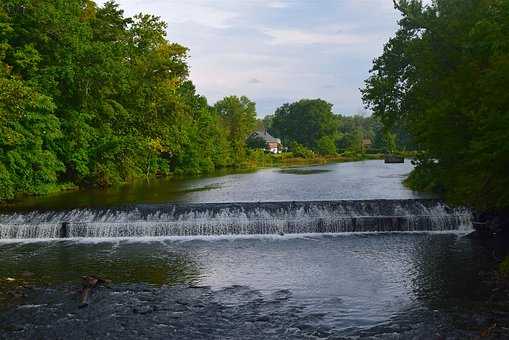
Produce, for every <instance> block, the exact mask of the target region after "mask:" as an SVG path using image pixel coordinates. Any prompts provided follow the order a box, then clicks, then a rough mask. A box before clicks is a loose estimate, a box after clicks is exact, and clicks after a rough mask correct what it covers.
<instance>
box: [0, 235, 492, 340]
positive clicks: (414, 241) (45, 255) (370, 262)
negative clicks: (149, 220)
mask: <svg viewBox="0 0 509 340" xmlns="http://www.w3.org/2000/svg"><path fill="white" fill-rule="evenodd" d="M483 249H484V248H483V247H482V246H481V245H479V244H477V243H476V242H474V241H471V240H470V239H468V238H464V237H461V235H460V234H441V233H438V234H437V233H434V234H433V233H432V234H426V233H418V234H415V233H414V234H412V233H409V234H391V233H389V234H350V235H340V236H338V235H336V236H332V235H300V236H293V237H289V236H284V237H278V236H272V237H247V238H218V239H210V238H204V239H188V240H183V239H180V240H171V239H169V240H152V241H149V240H147V241H144V242H139V241H137V242H134V241H115V242H111V241H104V242H97V241H96V242H95V243H86V242H81V243H76V242H73V241H64V242H50V243H46V242H42V243H27V244H24V243H15V244H5V245H2V246H1V247H0V258H1V259H2V260H1V261H0V272H1V273H2V274H3V275H5V276H8V277H11V278H13V279H15V280H16V282H18V283H19V282H23V283H24V284H25V285H29V286H30V285H32V286H35V287H41V286H43V287H44V286H49V287H53V288H52V289H47V290H42V291H37V294H35V295H33V297H32V295H31V294H34V292H33V291H32V290H31V289H29V290H27V292H26V294H28V295H27V296H28V297H29V298H28V301H24V302H23V303H24V305H29V306H31V307H30V308H32V310H30V313H28V312H24V311H23V309H19V308H20V307H18V310H17V311H15V312H13V311H12V310H11V311H10V312H9V313H6V314H4V316H3V317H2V316H0V324H1V323H2V322H4V323H6V324H9V323H12V325H14V326H13V327H14V328H16V327H18V326H19V325H20V324H23V322H26V321H27V320H26V319H24V318H29V317H30V318H32V317H33V315H34V313H36V314H37V313H41V315H47V314H48V313H49V314H50V315H51V314H52V313H53V314H55V318H56V320H58V319H59V318H66V316H65V315H61V314H62V313H64V311H66V310H67V309H69V310H71V311H72V313H71V314H72V317H68V316H67V318H71V319H73V318H76V319H77V320H82V319H80V318H83V317H84V315H82V314H80V313H84V312H81V311H80V310H78V309H77V305H78V303H77V301H78V296H77V291H78V287H79V286H78V285H77V284H78V283H79V277H80V275H83V274H84V273H94V274H97V275H100V276H103V277H106V278H110V279H112V280H113V284H112V288H111V289H110V290H107V289H103V290H102V291H100V292H99V293H98V294H99V295H97V296H99V297H97V296H96V298H95V299H96V300H94V299H93V300H92V304H91V308H92V309H94V308H99V309H100V308H101V306H103V307H105V306H106V305H110V304H111V303H112V301H114V302H115V303H116V304H118V309H117V312H118V310H122V311H123V313H125V315H124V314H122V315H123V316H122V317H125V318H127V319H129V318H131V317H135V315H134V314H132V313H131V312H132V310H131V309H129V308H130V307H129V306H131V307H132V304H133V303H134V302H135V301H138V298H137V294H142V292H143V291H146V289H155V291H154V294H155V296H154V298H153V299H152V300H151V301H152V302H149V303H148V306H153V305H154V304H155V305H158V304H161V303H162V301H165V300H164V299H165V298H163V296H165V294H169V295H172V294H176V293H175V292H176V291H178V294H182V296H183V297H182V298H183V299H191V295H192V296H195V295H193V294H195V293H191V292H189V288H185V287H188V286H189V285H192V286H199V287H203V288H202V289H205V290H206V291H207V293H206V295H207V296H208V298H211V299H213V301H215V302H214V304H215V303H219V304H221V305H224V308H233V309H235V308H245V310H243V312H242V313H243V315H237V316H235V315H236V314H235V313H236V312H235V311H233V310H230V311H229V312H226V311H225V313H226V315H225V318H226V319H225V320H223V322H224V323H226V324H220V322H219V324H217V325H214V324H207V323H206V322H205V324H204V325H203V327H205V326H207V327H208V328H214V327H217V328H218V329H222V327H226V329H228V328H229V327H230V326H235V327H238V331H239V332H240V333H238V334H236V335H239V336H240V334H242V331H247V329H246V328H245V327H247V326H246V324H245V323H249V322H254V323H255V324H256V322H258V321H259V320H258V321H256V320H257V319H258V318H262V319H263V320H265V321H264V322H265V325H264V328H265V329H266V330H267V329H270V328H271V327H272V329H273V330H274V332H280V331H282V330H280V329H279V328H277V327H278V324H277V322H276V324H274V322H275V321H274V320H276V319H277V318H278V317H283V316H284V317H285V318H289V319H288V320H287V319H285V321H284V322H287V323H289V324H291V323H295V325H294V326H296V327H297V328H298V327H300V326H302V327H304V326H303V325H308V326H309V329H308V330H307V331H309V332H311V333H313V332H316V331H317V330H321V331H324V332H326V335H327V336H331V335H338V336H339V335H351V336H353V335H359V334H364V333H363V332H367V333H366V334H368V333H369V332H372V333H373V334H385V333H386V332H389V333H390V332H391V329H392V330H394V327H396V328H397V329H398V330H399V331H398V332H402V333H403V334H405V332H407V333H406V334H414V333H412V332H417V333H415V334H421V335H422V334H426V333H425V330H430V329H440V327H442V328H444V330H447V331H448V332H452V331H454V332H456V333H455V334H474V333H464V332H467V331H468V329H465V328H464V327H465V326H464V325H462V324H461V322H460V323H459V324H455V323H454V320H453V321H451V320H450V315H463V314H462V313H469V315H470V314H472V313H475V312H476V310H475V309H472V307H471V305H472V304H473V303H475V302H476V301H479V300H482V298H483V294H485V293H486V292H485V291H483V289H485V287H483V285H482V281H481V280H480V277H479V272H480V271H481V270H482V269H483V268H485V267H486V266H489V263H487V262H486V261H487V260H483V258H486V257H485V256H484V255H483V251H484V250H483ZM4 284H5V283H4ZM140 284H147V285H148V286H147V288H143V286H141V287H140V286H139V285H140ZM165 284H169V285H170V287H174V288H164V289H163V288H148V287H151V285H156V286H155V287H161V285H163V287H165V286H164V285H165ZM126 285H127V286H126ZM129 285H136V286H133V287H131V288H128V287H130V286H129ZM175 285H176V286H175ZM182 285H183V286H182ZM54 287H62V288H57V289H56V290H55V288H54ZM126 287H127V288H126ZM208 287H210V288H208ZM125 289H128V290H129V291H132V294H131V295H128V296H126V297H125V298H123V299H120V300H119V301H117V295H115V294H120V293H121V292H124V291H125ZM168 289H170V290H169V291H168ZM171 289H173V290H171ZM73 290H74V293H72V291H73ZM115 292H117V293H115ZM193 292H194V291H193ZM122 294H123V293H122ZM189 294H191V295H189ZM159 295H160V297H158V296H159ZM30 299H33V300H30ZM200 299H201V298H200ZM110 300H111V301H110ZM41 301H43V302H44V303H41ZM193 301H194V300H193ZM211 301H212V300H211ZM211 301H209V302H206V301H201V302H200V303H199V305H200V306H201V307H200V308H203V309H204V311H206V310H207V309H208V308H215V307H213V303H212V302H211ZM136 303H139V301H138V302H136ZM186 303H188V304H191V305H192V304H193V303H198V302H197V301H194V302H192V301H188V302H186ZM62 304H63V305H64V306H66V307H65V308H64V309H62V311H61V312H60V311H59V310H58V308H60V307H58V306H59V305H62ZM32 305H35V307H33V306H32ZM202 305H203V306H202ZM126 306H127V307H126ZM143 306H145V307H146V308H148V307H147V306H146V305H144V303H142V304H141V305H140V306H138V307H137V308H138V309H139V308H145V307H143ZM214 306H215V305H214ZM262 306H263V308H262ZM57 307H58V308H57ZM128 307H129V308H128ZM21 308H22V307H21ZM25 308H28V307H25ZM55 308H57V309H55ZM108 308H109V309H108V310H109V312H108V313H112V315H108V317H111V318H113V319H115V320H116V318H118V317H120V316H119V315H117V312H115V311H114V310H110V309H111V308H110V307H108ZM126 308H127V309H126ZM151 308H152V307H151ZM158 308H159V307H158ZM158 308H156V310H155V311H153V313H155V314H154V315H159V317H160V318H161V319H162V320H163V319H164V320H165V324H168V323H170V324H171V319H168V318H167V317H166V318H165V315H166V314H167V313H169V312H168V310H164V309H163V310H159V309H158ZM167 308H170V310H171V309H172V308H174V306H173V307H171V306H170V307H167ZM260 308H262V309H263V311H261V310H260ZM296 310H297V311H298V313H297V312H296ZM188 312H191V311H188ZM75 313H77V314H75ZM151 313H152V312H151ZM158 313H159V314H158ZM229 313H232V314H229ZM292 313H293V314H292ZM295 313H296V314H295ZM80 315H81V316H80ZM86 315H87V317H91V316H90V315H89V314H86ZM281 315H283V316H281ZM182 317H184V316H182ZM186 317H187V318H188V320H182V319H180V321H186V322H189V324H187V326H186V327H191V328H192V327H198V326H196V325H194V326H193V324H192V323H193V322H194V319H193V318H194V317H198V315H194V314H193V315H188V316H186ZM232 318H233V319H232ZM292 318H293V319H292ZM460 319H461V318H460ZM303 320H304V321H303ZM44 322H48V321H47V320H45V321H44ZM69 322H70V324H72V323H73V322H74V321H72V320H69ZM75 322H76V323H77V324H79V322H78V321H75ZM94 322H96V324H97V327H101V328H103V329H104V330H109V325H108V323H107V322H104V321H103V322H102V321H101V320H95V321H94ZM146 322H147V324H146V325H145V326H143V322H141V323H142V324H141V326H142V327H146V326H148V325H149V323H150V322H151V321H150V320H148V319H147V321H146ZM210 322H216V323H217V322H218V321H217V320H216V321H210ZM278 322H282V321H281V320H280V321H278ZM458 322H459V321H458ZM487 322H488V321H486V320H484V319H482V320H481V321H479V324H478V325H473V329H474V330H475V329H480V328H482V327H484V326H486V325H485V324H486V323H487ZM16 325H18V326H16ZM228 325H230V326H228ZM54 326H55V328H56V329H59V326H58V325H57V324H54ZM471 326H472V325H471ZM23 327H25V326H23ZM23 327H22V328H23ZM31 327H36V328H31ZM37 327H45V325H37V323H35V324H34V325H33V326H30V327H28V328H26V329H27V331H26V332H27V333H22V332H21V333H19V334H24V335H29V334H33V333H30V329H32V331H33V332H36V330H37V331H40V329H39V328H37ZM302 327H301V328H302ZM380 327H381V328H380ZM198 328H199V327H198ZM301 328H298V329H299V330H300V331H302V329H304V328H305V327H304V328H302V329H301ZM111 331H114V330H111ZM117 331H118V332H119V334H120V335H121V334H122V330H117ZM189 331H190V332H191V330H189ZM194 331H197V332H200V329H198V330H196V329H194V328H193V332H194ZM202 331H203V330H202ZM300 331H299V332H300ZM307 331H305V332H304V333H295V334H294V335H295V337H297V338H300V336H304V335H306V334H307V333H306V332H307ZM408 332H410V333H408ZM423 332H424V333H423ZM13 334H16V333H15V332H14V333H13ZM189 334H191V333H189ZM324 334H325V333H324ZM202 335H203V334H202ZM223 335H225V336H226V334H223ZM280 335H281V334H280ZM307 335H309V334H307ZM230 336H235V334H230Z"/></svg>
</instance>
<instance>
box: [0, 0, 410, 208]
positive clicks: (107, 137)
mask: <svg viewBox="0 0 509 340" xmlns="http://www.w3.org/2000/svg"><path fill="white" fill-rule="evenodd" d="M169 39H171V32H168V36H167V24H166V23H165V22H163V21H162V20H161V19H160V18H159V17H157V16H153V15H147V14H138V15H135V16H133V17H128V16H126V15H124V11H123V10H122V9H121V8H120V6H119V5H118V4H117V3H115V2H114V1H107V2H105V3H104V4H103V5H98V4H97V3H95V2H94V1H90V0H85V1H83V0H69V1H64V2H62V1H60V2H55V1H50V0H42V1H27V2H23V3H20V2H19V1H16V0H5V1H2V2H1V4H0V202H2V201H9V200H12V199H14V198H17V197H19V196H20V195H44V194H48V193H52V192H56V191H61V190H71V189H75V188H90V187H95V188H106V187H110V186H114V185H118V184H122V183H126V182H130V181H133V180H134V179H137V178H153V177H168V176H183V175H185V176H196V175H202V174H210V173H213V172H215V171H217V170H220V169H242V168H246V167H247V168H256V167H263V166H272V165H275V164H280V163H281V164H307V163H324V162H328V161H334V160H337V161H340V160H350V159H351V160H355V159H358V158H361V157H363V156H358V155H362V154H365V153H366V151H368V150H381V151H378V152H387V151H392V150H393V149H394V148H396V147H398V148H399V149H401V150H413V149H415V148H414V145H413V144H412V143H411V141H410V139H409V138H408V134H406V133H405V132H404V131H403V130H401V129H393V130H387V129H384V128H383V126H382V123H381V121H379V120H378V119H375V118H373V117H365V116H362V115H357V116H346V115H341V114H338V113H334V112H333V111H332V104H330V103H328V102H326V101H324V100H321V99H302V100H299V101H297V102H295V103H286V104H283V105H282V106H281V107H280V108H278V109H277V110H276V111H275V112H274V114H271V115H268V116H266V117H265V118H263V119H261V118H258V116H257V112H256V103H255V102H253V101H252V100H250V99H249V98H247V97H245V96H237V95H231V96H226V97H224V98H223V99H221V100H219V101H218V102H216V103H214V104H211V103H209V102H208V101H207V98H205V97H204V96H203V95H200V94H199V93H198V91H197V89H196V88H195V86H194V84H193V82H192V80H191V79H190V77H189V64H188V59H189V50H188V49H187V48H186V47H185V46H182V45H180V44H176V43H174V42H172V41H171V40H169ZM257 130H266V131H268V132H269V133H270V134H271V135H272V136H274V137H275V138H277V139H280V140H281V141H282V144H283V146H284V147H287V148H288V151H290V153H288V154H283V155H280V156H267V155H265V154H263V152H261V151H259V150H258V151H257V149H258V148H259V145H258V146H257V145H256V143H257V141H254V142H255V144H254V145H252V144H250V143H249V142H250V141H249V137H250V136H251V135H252V133H253V132H254V131H257ZM258 142H259V141H258ZM338 154H342V156H341V155H338ZM291 155H293V156H291Z"/></svg>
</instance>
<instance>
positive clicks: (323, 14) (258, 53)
mask: <svg viewBox="0 0 509 340" xmlns="http://www.w3.org/2000/svg"><path fill="white" fill-rule="evenodd" d="M105 1H106V0H99V2H100V3H104V2H105ZM117 2H118V3H119V4H120V6H121V8H122V9H124V10H125V13H126V15H129V16H132V15H134V14H136V13H139V12H143V13H149V14H154V15H157V16H160V17H161V18H162V20H164V21H165V22H167V23H168V39H169V40H171V41H173V42H178V43H180V44H182V45H184V46H186V47H188V48H189V49H190V59H189V64H190V69H191V72H190V74H191V75H190V78H191V80H192V81H193V83H194V84H195V85H196V88H197V90H198V92H199V93H201V94H203V95H205V96H206V97H207V98H208V100H209V102H210V103H212V102H214V101H216V100H219V99H221V98H223V97H225V96H228V95H246V96H248V97H249V98H250V99H252V100H254V101H255V102H256V103H257V110H258V113H259V115H260V116H263V115H265V114H269V113H272V112H274V110H275V109H276V108H277V107H279V106H280V105H281V104H283V103H285V102H293V101H296V100H299V99H301V98H318V97H320V98H323V99H324V100H327V101H329V102H331V103H333V104H334V110H335V111H337V112H341V113H344V114H349V113H355V112H356V111H358V109H359V107H362V104H361V96H360V93H359V90H358V89H359V88H360V87H362V86H363V81H364V79H366V77H367V76H368V70H369V69H370V68H371V63H372V60H373V58H375V57H376V56H378V55H380V53H381V52H382V48H383V44H384V42H386V41H387V40H388V38H389V37H390V36H391V35H392V34H393V33H394V31H395V29H396V27H397V26H396V21H397V18H398V14H397V12H396V11H394V9H393V7H392V0H319V1H318V0H214V1H210V0H117Z"/></svg>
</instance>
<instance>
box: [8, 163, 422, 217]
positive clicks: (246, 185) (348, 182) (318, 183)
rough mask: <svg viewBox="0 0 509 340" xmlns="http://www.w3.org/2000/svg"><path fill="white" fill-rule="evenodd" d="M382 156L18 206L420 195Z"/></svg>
mask: <svg viewBox="0 0 509 340" xmlns="http://www.w3.org/2000/svg"><path fill="white" fill-rule="evenodd" d="M412 168H413V166H412V164H410V162H409V161H408V160H407V162H406V163H405V164H390V165H387V164H384V162H383V161H378V160H375V161H364V162H352V163H332V164H328V165H323V166H311V167H299V168H284V169H277V168H274V169H263V170H259V171H256V172H250V173H241V174H227V175H224V176H219V177H205V178H193V179H184V180H178V179H159V180H151V181H149V182H146V181H141V182H137V183H136V184H131V185H127V186H123V187H117V188H111V189H108V190H103V191H101V190H89V191H80V192H68V193H63V194H57V195H51V196H42V197H29V198H26V199H24V200H23V201H22V202H19V204H18V205H17V207H19V208H50V209H51V208H53V209H62V208H76V207H106V206H115V205H120V204H126V203H166V202H257V201H310V200H341V199H345V200H348V199H354V200H364V199H407V198H425V197H428V196H427V195H425V194H420V193H417V192H413V191H411V190H409V189H407V188H405V187H404V186H403V185H402V184H401V181H402V180H403V179H404V178H405V176H406V175H407V174H408V173H409V172H410V171H411V170H412Z"/></svg>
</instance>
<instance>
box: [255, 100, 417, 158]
mask: <svg viewBox="0 0 509 340" xmlns="http://www.w3.org/2000/svg"><path fill="white" fill-rule="evenodd" d="M263 125H264V126H265V127H266V128H267V129H268V131H269V132H270V133H271V134H272V135H274V136H277V137H279V138H281V139H282V142H283V144H284V145H286V146H288V147H289V149H290V151H292V150H302V148H305V149H308V150H311V151H313V152H317V153H319V154H322V155H331V154H336V153H343V152H350V153H357V154H359V153H366V152H376V153H384V152H395V151H396V150H413V148H414V145H413V144H412V143H411V140H410V138H409V136H408V134H406V133H405V132H404V131H403V130H402V129H392V130H387V129H384V127H383V125H382V123H381V122H380V121H379V120H378V119H377V118H374V117H365V116H362V115H354V116H342V115H339V114H334V113H333V112H332V104H330V103H327V102H326V101H324V100H321V99H302V100H300V101H298V102H295V103H292V104H284V105H283V106H281V107H280V108H278V109H277V110H276V112H275V113H274V114H273V115H269V116H267V117H265V118H264V119H263Z"/></svg>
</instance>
